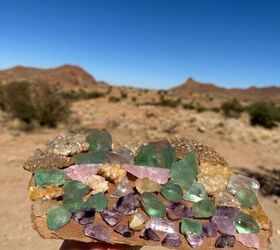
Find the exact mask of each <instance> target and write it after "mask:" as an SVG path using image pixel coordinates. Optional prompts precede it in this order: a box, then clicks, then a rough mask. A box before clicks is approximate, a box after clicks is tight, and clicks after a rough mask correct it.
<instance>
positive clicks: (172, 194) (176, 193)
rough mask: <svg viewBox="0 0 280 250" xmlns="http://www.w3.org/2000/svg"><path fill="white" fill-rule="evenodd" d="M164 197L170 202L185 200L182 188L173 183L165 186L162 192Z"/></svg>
mask: <svg viewBox="0 0 280 250" xmlns="http://www.w3.org/2000/svg"><path fill="white" fill-rule="evenodd" d="M160 193H161V194H162V195H163V197H164V198H165V199H167V200H169V201H181V200H182V199H183V190H182V188H181V187H180V186H179V185H177V184H175V183H172V182H167V183H166V184H164V185H163V186H162V188H161V190H160Z"/></svg>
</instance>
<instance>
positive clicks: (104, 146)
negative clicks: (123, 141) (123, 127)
mask: <svg viewBox="0 0 280 250" xmlns="http://www.w3.org/2000/svg"><path fill="white" fill-rule="evenodd" d="M86 141H87V142H88V143H89V145H90V147H89V150H90V151H94V152H99V151H102V152H107V151H109V150H111V147H112V136H111V135H110V134H109V133H108V132H107V131H105V130H99V129H94V130H93V131H92V132H91V133H90V134H89V135H88V136H87V138H86Z"/></svg>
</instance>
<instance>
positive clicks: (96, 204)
mask: <svg viewBox="0 0 280 250" xmlns="http://www.w3.org/2000/svg"><path fill="white" fill-rule="evenodd" d="M86 205H87V208H94V209H95V210H96V211H102V210H104V209H106V208H107V207H108V199H107V198H106V196H105V195H104V193H101V192H100V193H97V194H94V195H92V196H91V197H90V198H89V199H88V200H87V201H86Z"/></svg>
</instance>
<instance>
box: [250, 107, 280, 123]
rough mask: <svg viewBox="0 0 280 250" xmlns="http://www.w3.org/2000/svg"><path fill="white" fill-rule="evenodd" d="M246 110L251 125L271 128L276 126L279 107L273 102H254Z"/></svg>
mask: <svg viewBox="0 0 280 250" xmlns="http://www.w3.org/2000/svg"><path fill="white" fill-rule="evenodd" d="M247 110H248V113H249V115H250V122H251V124H252V125H253V126H255V125H259V126H262V127H264V128H273V127H275V126H277V122H280V107H279V106H276V105H275V104H273V103H268V102H256V103H253V104H251V105H250V106H249V107H248V108H247Z"/></svg>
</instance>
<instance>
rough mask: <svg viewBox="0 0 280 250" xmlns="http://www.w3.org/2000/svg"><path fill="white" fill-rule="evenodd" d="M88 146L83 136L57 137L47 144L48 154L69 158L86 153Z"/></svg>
mask: <svg viewBox="0 0 280 250" xmlns="http://www.w3.org/2000/svg"><path fill="white" fill-rule="evenodd" d="M88 149H89V144H88V143H87V142H86V140H85V137H84V136H83V135H58V136H56V137H54V138H53V139H51V140H49V141H48V142H47V151H48V152H49V153H54V154H59V155H67V156H71V155H74V154H78V153H81V152H86V151H88Z"/></svg>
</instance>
